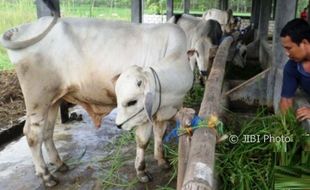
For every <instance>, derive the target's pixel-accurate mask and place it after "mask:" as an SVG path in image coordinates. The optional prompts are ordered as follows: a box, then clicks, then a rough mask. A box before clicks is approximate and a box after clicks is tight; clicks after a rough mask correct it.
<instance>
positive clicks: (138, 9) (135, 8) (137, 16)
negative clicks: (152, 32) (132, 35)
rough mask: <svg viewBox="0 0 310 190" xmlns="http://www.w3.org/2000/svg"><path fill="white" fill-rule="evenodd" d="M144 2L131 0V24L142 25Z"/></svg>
mask: <svg viewBox="0 0 310 190" xmlns="http://www.w3.org/2000/svg"><path fill="white" fill-rule="evenodd" d="M142 15H143V1H142V0H131V22H133V23H142Z"/></svg>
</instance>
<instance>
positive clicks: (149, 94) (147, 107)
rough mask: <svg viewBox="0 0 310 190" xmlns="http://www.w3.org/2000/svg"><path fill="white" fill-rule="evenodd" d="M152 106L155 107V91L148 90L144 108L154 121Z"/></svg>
mask: <svg viewBox="0 0 310 190" xmlns="http://www.w3.org/2000/svg"><path fill="white" fill-rule="evenodd" d="M152 108H153V93H152V92H147V93H146V94H145V99H144V109H145V111H146V113H147V118H148V120H149V121H150V122H152Z"/></svg>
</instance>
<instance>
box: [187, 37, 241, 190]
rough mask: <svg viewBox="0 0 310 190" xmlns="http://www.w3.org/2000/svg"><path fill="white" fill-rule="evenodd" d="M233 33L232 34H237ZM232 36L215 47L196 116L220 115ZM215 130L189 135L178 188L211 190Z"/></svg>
mask: <svg viewBox="0 0 310 190" xmlns="http://www.w3.org/2000/svg"><path fill="white" fill-rule="evenodd" d="M238 35H239V33H238V32H237V33H234V34H233V36H234V37H236V36H238ZM234 37H231V36H229V37H226V38H225V39H224V40H223V42H222V43H221V44H220V46H219V49H218V50H217V54H216V57H215V59H214V62H213V66H212V68H211V72H210V75H209V78H208V80H207V82H206V86H205V89H207V90H205V92H204V97H203V100H202V103H201V106H200V111H199V116H200V117H202V118H206V117H207V116H210V115H215V116H218V117H219V116H220V113H221V112H222V111H221V110H222V109H221V102H222V86H223V81H224V75H225V67H226V61H227V56H228V51H229V48H230V46H231V44H232V42H233V41H234V39H236V38H234ZM215 143H216V131H215V129H213V128H200V129H197V130H195V131H194V135H193V137H192V141H191V146H190V151H189V158H188V164H187V167H186V172H185V177H184V182H183V186H182V190H198V189H199V190H212V189H214V184H213V178H214V173H213V169H214V155H215Z"/></svg>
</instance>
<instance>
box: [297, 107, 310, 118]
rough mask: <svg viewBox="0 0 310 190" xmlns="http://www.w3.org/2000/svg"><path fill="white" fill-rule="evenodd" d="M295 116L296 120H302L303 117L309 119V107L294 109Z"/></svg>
mask: <svg viewBox="0 0 310 190" xmlns="http://www.w3.org/2000/svg"><path fill="white" fill-rule="evenodd" d="M296 118H297V120H298V121H303V120H305V119H310V108H308V107H302V108H299V109H298V110H297V111H296Z"/></svg>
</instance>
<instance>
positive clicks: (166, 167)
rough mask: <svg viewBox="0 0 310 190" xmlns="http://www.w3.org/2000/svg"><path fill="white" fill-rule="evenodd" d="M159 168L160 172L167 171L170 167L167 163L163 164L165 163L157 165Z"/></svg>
mask: <svg viewBox="0 0 310 190" xmlns="http://www.w3.org/2000/svg"><path fill="white" fill-rule="evenodd" d="M159 168H160V169H161V170H167V169H170V165H169V164H168V163H167V162H165V163H162V164H159Z"/></svg>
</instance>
